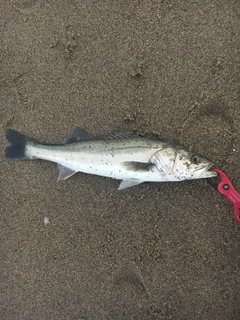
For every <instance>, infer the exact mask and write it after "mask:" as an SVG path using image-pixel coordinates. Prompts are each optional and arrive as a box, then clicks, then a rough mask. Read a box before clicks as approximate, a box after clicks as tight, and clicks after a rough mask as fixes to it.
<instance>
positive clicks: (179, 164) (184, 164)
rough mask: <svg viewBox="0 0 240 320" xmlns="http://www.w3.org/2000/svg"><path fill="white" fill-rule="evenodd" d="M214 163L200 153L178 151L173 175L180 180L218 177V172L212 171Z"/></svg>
mask: <svg viewBox="0 0 240 320" xmlns="http://www.w3.org/2000/svg"><path fill="white" fill-rule="evenodd" d="M212 166H213V163H212V162H211V161H210V160H208V159H207V158H205V157H204V156H202V155H200V154H198V153H192V152H190V151H188V150H185V149H179V150H177V151H176V158H175V162H174V166H173V169H172V170H173V173H174V175H175V176H177V177H179V180H185V179H202V178H211V177H216V176H217V174H216V172H213V171H211V170H210V169H211V167H212Z"/></svg>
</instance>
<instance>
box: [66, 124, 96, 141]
mask: <svg viewBox="0 0 240 320" xmlns="http://www.w3.org/2000/svg"><path fill="white" fill-rule="evenodd" d="M92 139H93V137H92V136H91V135H90V134H88V133H87V132H86V131H85V130H83V129H81V128H79V127H76V128H75V129H73V131H72V132H71V133H70V134H69V135H68V136H67V137H66V138H65V139H64V140H63V141H62V144H67V143H73V142H78V141H84V140H92Z"/></svg>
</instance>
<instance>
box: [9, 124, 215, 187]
mask: <svg viewBox="0 0 240 320" xmlns="http://www.w3.org/2000/svg"><path fill="white" fill-rule="evenodd" d="M6 139H7V140H8V141H9V143H10V145H9V146H7V147H6V149H5V157H6V159H12V160H35V159H42V160H48V161H52V162H55V163H56V164H57V166H58V169H59V176H58V181H60V180H65V179H68V178H70V177H71V176H72V175H74V174H75V173H76V172H84V173H88V174H94V175H99V176H104V177H109V178H113V179H118V180H122V181H121V183H120V185H119V187H118V190H123V189H126V188H128V187H133V186H136V185H138V184H140V183H143V182H166V181H182V180H192V179H200V178H211V177H215V176H216V175H217V173H216V172H213V171H211V170H210V168H211V167H212V166H213V163H212V162H211V161H210V160H208V159H206V158H205V157H204V156H202V155H200V154H197V153H193V152H192V151H190V150H188V149H187V148H185V147H183V146H181V145H177V144H174V143H168V142H164V141H161V140H158V139H152V138H146V137H143V136H141V135H137V134H128V133H125V132H122V131H119V130H113V131H111V132H110V134H108V135H107V136H106V137H104V139H98V138H94V137H93V136H92V135H90V134H89V133H87V132H86V131H85V130H83V129H82V128H79V127H76V128H75V129H74V130H73V131H72V132H71V133H70V134H69V135H68V136H67V137H66V138H65V139H64V140H63V141H62V143H60V144H55V145H54V144H42V143H39V142H37V141H36V140H34V139H31V138H29V137H27V136H25V135H23V134H22V133H20V132H18V131H15V130H13V129H6Z"/></svg>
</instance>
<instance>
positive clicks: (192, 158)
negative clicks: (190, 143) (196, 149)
mask: <svg viewBox="0 0 240 320" xmlns="http://www.w3.org/2000/svg"><path fill="white" fill-rule="evenodd" d="M191 161H192V163H194V164H199V159H198V157H197V156H195V155H192V156H191Z"/></svg>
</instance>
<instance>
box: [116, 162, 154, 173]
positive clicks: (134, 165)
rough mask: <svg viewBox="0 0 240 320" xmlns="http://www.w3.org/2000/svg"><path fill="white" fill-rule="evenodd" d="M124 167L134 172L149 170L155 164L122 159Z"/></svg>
mask: <svg viewBox="0 0 240 320" xmlns="http://www.w3.org/2000/svg"><path fill="white" fill-rule="evenodd" d="M121 164H122V165H123V166H124V168H125V169H127V170H129V171H135V172H147V171H150V170H151V169H152V168H153V167H154V166H155V164H153V163H148V162H137V161H124V162H122V163H121Z"/></svg>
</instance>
